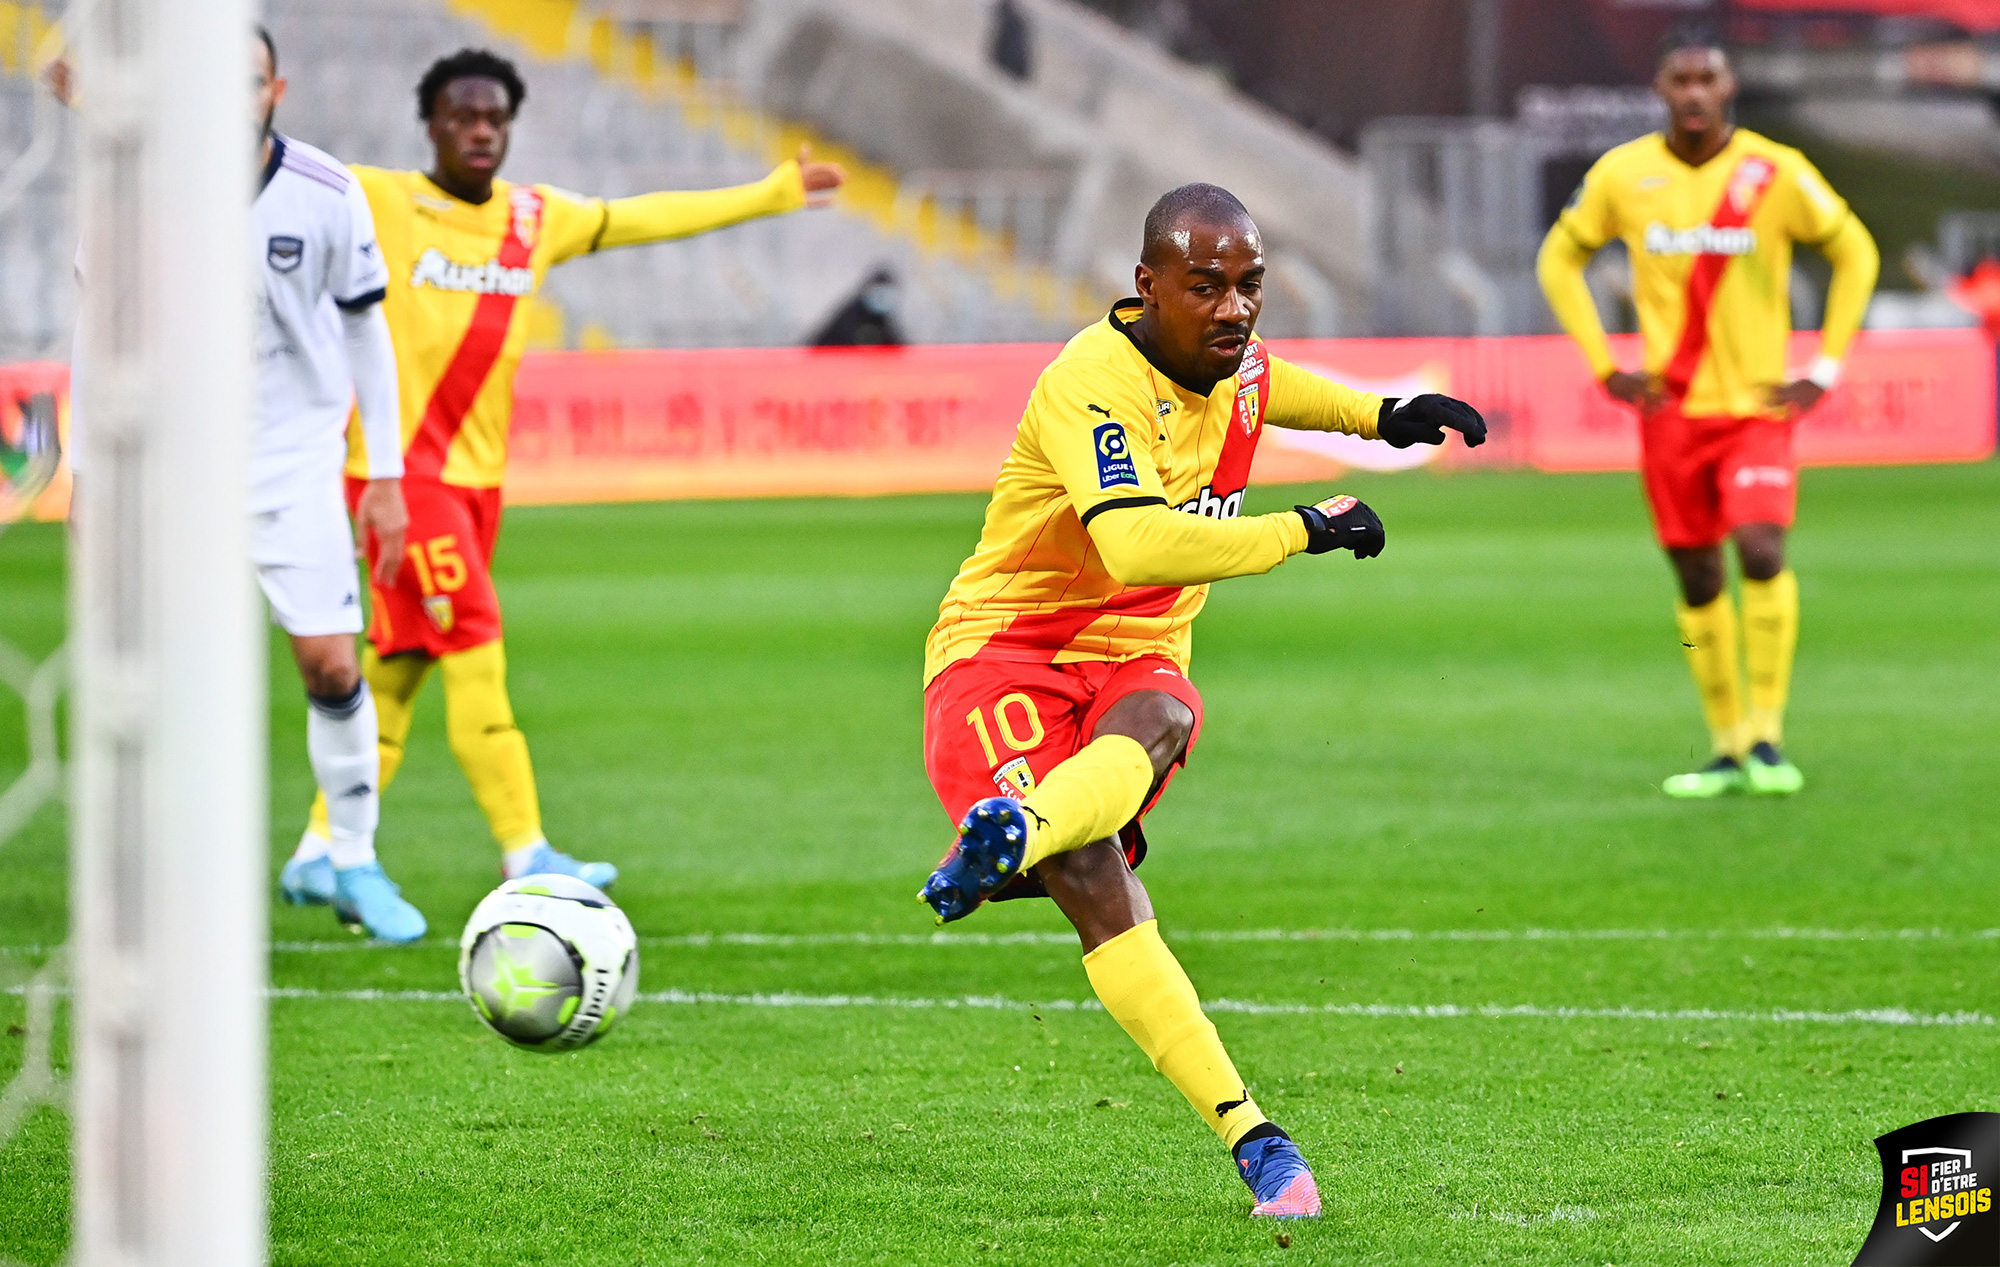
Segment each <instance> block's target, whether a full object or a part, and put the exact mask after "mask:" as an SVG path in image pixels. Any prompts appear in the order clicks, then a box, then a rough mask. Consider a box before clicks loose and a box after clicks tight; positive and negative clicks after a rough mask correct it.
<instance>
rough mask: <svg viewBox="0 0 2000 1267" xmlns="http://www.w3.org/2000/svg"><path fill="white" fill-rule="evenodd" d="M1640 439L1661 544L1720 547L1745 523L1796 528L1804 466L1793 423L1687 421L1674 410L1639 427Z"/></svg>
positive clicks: (1648, 418)
mask: <svg viewBox="0 0 2000 1267" xmlns="http://www.w3.org/2000/svg"><path fill="white" fill-rule="evenodd" d="M1639 439H1640V447H1641V451H1642V453H1643V457H1642V459H1641V461H1640V470H1641V472H1642V474H1643V475H1644V478H1645V481H1646V500H1647V501H1648V502H1650V503H1651V504H1652V507H1653V528H1654V531H1655V532H1657V533H1658V534H1659V538H1660V544H1661V545H1663V546H1668V547H1670V548H1676V549H1679V548H1687V547H1694V546H1712V545H1716V544H1718V543H1719V542H1721V541H1722V539H1723V538H1725V537H1727V536H1728V535H1729V534H1730V533H1731V532H1734V531H1735V530H1736V529H1737V528H1740V527H1742V526H1743V525H1744V524H1782V525H1784V526H1785V527H1790V526H1791V523H1792V516H1793V512H1794V510H1795V509H1796V507H1797V504H1798V493H1799V478H1798V475H1799V466H1798V462H1797V460H1796V459H1794V458H1793V456H1792V422H1791V420H1790V419H1786V418H1727V417H1723V418H1689V417H1686V416H1685V415H1683V414H1682V413H1681V412H1680V410H1679V409H1678V408H1677V407H1676V406H1673V405H1668V406H1667V407H1666V408H1664V409H1661V410H1659V411H1658V412H1656V413H1652V414H1648V415H1646V416H1645V417H1643V418H1641V419H1640V420H1639Z"/></svg>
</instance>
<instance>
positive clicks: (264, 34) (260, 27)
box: [257, 22, 278, 75]
mask: <svg viewBox="0 0 2000 1267" xmlns="http://www.w3.org/2000/svg"><path fill="white" fill-rule="evenodd" d="M257 38H258V39H260V40H262V41H264V51H265V52H267V53H269V54H270V55H271V73H272V74H274V75H275V74H277V73H278V45H277V43H276V41H274V40H272V38H271V28H270V27H268V26H265V25H264V24H263V23H262V22H259V23H258V24H257Z"/></svg>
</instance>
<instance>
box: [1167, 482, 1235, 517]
mask: <svg viewBox="0 0 2000 1267" xmlns="http://www.w3.org/2000/svg"><path fill="white" fill-rule="evenodd" d="M1174 509H1175V510H1178V511H1180V512H1182V513H1183V514H1189V515H1207V516H1208V517H1209V518H1210V519H1234V518H1236V516H1237V515H1238V514H1240V513H1242V510H1243V490H1242V489H1240V488H1239V489H1237V490H1236V491H1235V492H1233V493H1231V494H1230V495H1229V496H1227V497H1217V496H1216V495H1215V492H1214V490H1213V489H1211V488H1210V487H1209V486H1208V485H1207V484H1203V485H1202V486H1201V492H1200V493H1198V494H1196V495H1195V496H1193V497H1190V498H1188V499H1187V500H1186V501H1184V502H1182V503H1181V504H1180V505H1178V506H1176V507H1174Z"/></svg>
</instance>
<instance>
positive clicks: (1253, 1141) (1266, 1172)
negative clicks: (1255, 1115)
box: [1235, 1123, 1319, 1219]
mask: <svg viewBox="0 0 2000 1267" xmlns="http://www.w3.org/2000/svg"><path fill="white" fill-rule="evenodd" d="M1267 1128H1268V1129H1269V1130H1270V1132H1271V1133H1270V1134H1268V1135H1262V1136H1260V1135H1259V1134H1258V1132H1261V1131H1264V1130H1266V1129H1267ZM1235 1154H1236V1168H1237V1170H1238V1171H1239V1172H1241V1174H1242V1175H1243V1182H1244V1183H1246V1184H1248V1185H1249V1187H1250V1194H1251V1195H1252V1196H1254V1197H1256V1198H1257V1203H1256V1204H1255V1205H1253V1206H1251V1207H1250V1213H1251V1214H1252V1215H1253V1216H1259V1217H1262V1218H1267V1219H1316V1218H1318V1217H1319V1185H1318V1184H1317V1183H1315V1182H1313V1174H1312V1169H1311V1168H1310V1167H1309V1166H1307V1165H1306V1159H1305V1158H1304V1157H1301V1156H1300V1155H1299V1146H1298V1145H1297V1144H1294V1143H1293V1142H1292V1141H1291V1137H1290V1136H1288V1135H1286V1134H1285V1133H1284V1132H1283V1131H1281V1130H1279V1129H1278V1128H1277V1127H1275V1126H1270V1125H1269V1124H1268V1123H1267V1124H1266V1126H1260V1127H1258V1128H1257V1129H1256V1130H1255V1131H1252V1132H1251V1133H1250V1135H1248V1136H1245V1137H1244V1138H1243V1139H1241V1140H1239V1141H1237V1144H1236V1149H1235Z"/></svg>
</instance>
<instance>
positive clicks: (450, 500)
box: [347, 476, 500, 658]
mask: <svg viewBox="0 0 2000 1267" xmlns="http://www.w3.org/2000/svg"><path fill="white" fill-rule="evenodd" d="M366 487H367V484H366V482H365V481H362V480H358V479H355V478H354V477H352V476H349V477H348V480H347V508H348V510H349V511H350V512H352V511H353V509H354V507H355V505H356V503H358V502H359V501H360V500H361V490H362V489H364V488H366ZM403 501H404V502H405V504H407V505H408V506H409V508H410V532H409V536H408V537H406V538H405V539H404V546H403V566H402V569H401V570H400V571H398V572H397V573H396V583H395V585H394V586H392V587H390V588H389V589H383V588H382V587H381V586H380V585H378V584H376V583H375V580H374V576H375V556H376V554H377V553H379V547H378V546H377V544H376V542H375V541H374V539H373V537H372V536H371V537H370V539H369V541H368V576H369V584H368V589H369V594H370V597H371V598H372V599H373V600H374V601H373V603H372V608H373V615H372V616H371V618H370V620H369V622H368V641H369V642H370V643H371V644H372V645H373V646H374V648H375V654H376V655H379V656H392V655H402V654H406V653H408V652H412V651H415V652H421V653H423V654H424V655H427V656H430V657H432V658H436V657H438V656H441V655H448V654H450V653H451V652H453V651H470V650H471V649H472V648H474V647H478V646H484V645H485V644H486V643H489V642H492V641H494V640H495V639H497V638H498V637H499V636H500V596H499V595H498V594H496V593H494V591H493V574H492V572H491V571H489V570H488V569H490V568H491V566H492V563H493V544H494V542H495V540H496V539H497V538H498V537H499V535H500V490H499V489H497V488H460V487H459V486H458V485H456V484H446V483H443V482H441V481H439V480H433V479H422V478H416V477H405V478H404V480H403Z"/></svg>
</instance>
